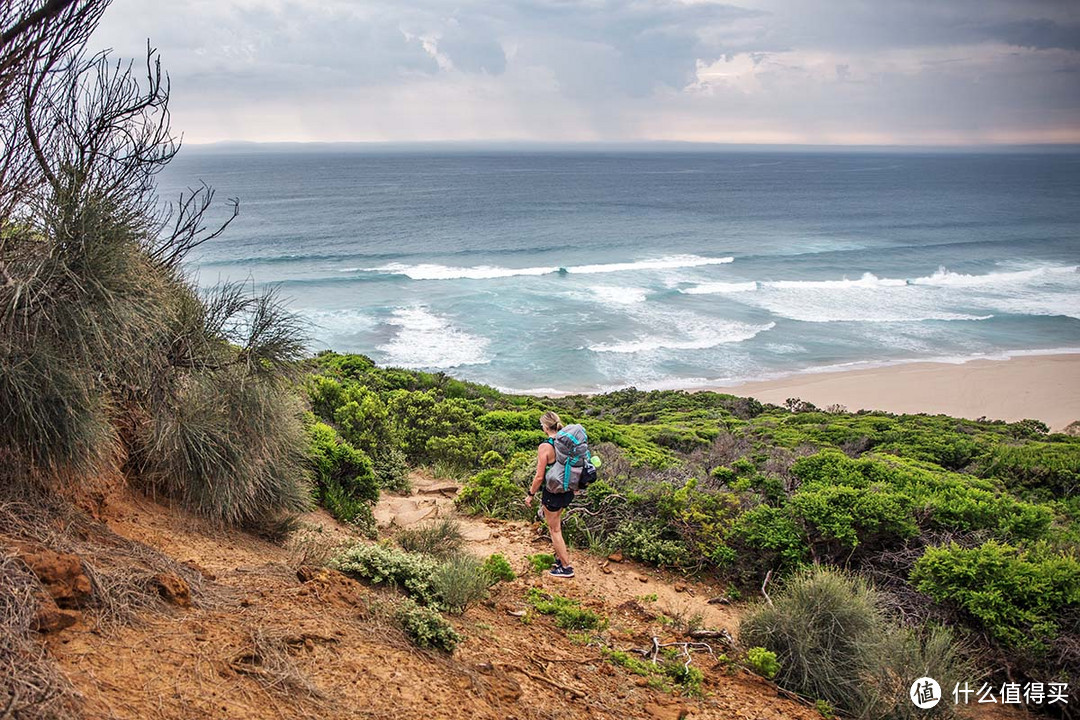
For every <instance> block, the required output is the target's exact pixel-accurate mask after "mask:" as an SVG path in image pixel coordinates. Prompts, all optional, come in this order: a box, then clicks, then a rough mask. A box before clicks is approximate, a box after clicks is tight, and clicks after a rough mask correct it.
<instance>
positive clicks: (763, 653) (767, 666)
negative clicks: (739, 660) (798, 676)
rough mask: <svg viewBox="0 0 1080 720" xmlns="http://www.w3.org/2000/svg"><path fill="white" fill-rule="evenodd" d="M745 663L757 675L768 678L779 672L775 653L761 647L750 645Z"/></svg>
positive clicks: (770, 678)
mask: <svg viewBox="0 0 1080 720" xmlns="http://www.w3.org/2000/svg"><path fill="white" fill-rule="evenodd" d="M746 664H747V665H748V666H749V667H750V669H751V670H753V671H754V672H756V673H757V674H758V675H760V676H761V677H763V678H767V679H769V680H772V679H773V678H774V677H776V673H778V672H780V663H778V662H777V661H776V653H774V652H770V651H769V650H766V649H765V648H763V647H752V648H750V649H749V650H747V651H746Z"/></svg>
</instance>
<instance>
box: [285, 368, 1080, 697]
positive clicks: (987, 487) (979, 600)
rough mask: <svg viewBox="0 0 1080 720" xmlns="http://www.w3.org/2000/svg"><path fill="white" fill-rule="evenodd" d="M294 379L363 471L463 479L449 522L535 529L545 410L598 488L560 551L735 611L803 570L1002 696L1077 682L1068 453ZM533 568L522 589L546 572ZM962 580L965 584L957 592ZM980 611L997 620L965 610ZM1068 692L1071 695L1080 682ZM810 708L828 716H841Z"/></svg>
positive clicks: (824, 419) (941, 436) (919, 420)
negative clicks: (728, 600) (602, 556)
mask: <svg viewBox="0 0 1080 720" xmlns="http://www.w3.org/2000/svg"><path fill="white" fill-rule="evenodd" d="M307 368H308V370H309V371H310V375H309V376H308V378H307V380H305V388H307V391H308V394H309V398H310V399H311V403H312V409H313V411H314V413H315V414H316V416H317V418H318V420H319V421H320V422H321V423H324V424H325V425H327V426H330V427H331V428H333V429H334V430H335V431H336V432H337V433H338V434H339V436H340V437H341V439H342V441H344V442H348V443H351V444H352V445H353V447H355V448H356V449H357V450H360V451H362V452H364V453H366V454H369V457H370V458H371V460H372V466H373V467H374V466H375V465H376V464H377V463H376V460H377V458H378V457H379V456H384V457H385V456H387V454H388V453H390V452H391V451H393V452H396V453H400V454H401V455H402V456H403V457H404V458H405V460H406V461H407V462H408V463H409V464H412V465H414V466H415V465H426V466H429V467H437V468H439V469H440V470H441V471H444V472H446V473H449V474H453V475H455V476H459V477H463V478H465V482H464V486H463V488H462V490H461V492H460V493H459V495H458V498H457V504H458V507H459V508H460V509H461V510H463V511H465V512H469V513H476V514H483V515H489V516H493V517H500V518H507V519H519V520H528V521H531V520H533V519H534V516H535V512H534V511H533V510H530V509H529V508H527V507H526V506H525V505H524V503H523V502H522V498H523V496H524V493H525V490H526V488H527V487H528V482H529V480H530V478H531V477H532V474H533V471H534V469H535V461H536V460H535V458H536V455H535V453H536V448H537V446H538V445H539V444H540V443H541V442H542V441H543V439H544V434H543V433H542V432H541V430H540V427H539V418H540V415H541V414H542V413H543V412H544V411H546V410H554V411H556V412H558V413H559V414H560V416H561V417H562V418H563V420H564V421H565V422H582V423H583V424H584V425H585V426H586V428H587V430H588V432H589V439H590V446H591V447H592V448H593V449H594V450H595V451H597V452H599V453H600V454H601V455H602V456H603V459H604V464H603V466H602V468H601V470H600V478H599V480H598V481H597V482H595V483H593V484H592V485H591V486H590V487H589V489H588V491H586V492H583V493H581V494H580V495H579V497H578V499H576V500H575V502H574V504H573V505H571V507H570V508H569V510H568V511H567V512H566V514H565V516H564V523H563V531H564V536H565V537H566V538H567V539H568V541H569V542H571V543H572V544H573V545H575V546H577V547H579V548H585V547H587V548H591V549H595V550H597V551H600V552H614V551H616V550H618V551H621V553H622V554H623V555H624V556H625V557H628V558H632V559H635V560H639V561H641V562H644V563H648V564H652V565H657V566H661V567H667V568H672V569H676V570H679V571H681V572H684V573H691V574H693V573H699V574H702V573H703V574H709V575H714V576H716V577H717V578H718V579H720V580H722V581H723V582H724V583H725V584H727V585H728V586H729V587H730V588H731V589H732V590H733V591H737V590H738V589H739V588H740V587H741V588H743V589H744V590H747V591H751V592H752V593H753V594H757V592H758V589H759V588H760V587H761V585H762V582H763V581H764V579H765V578H766V576H769V577H771V579H772V582H773V583H774V585H777V586H779V585H782V584H783V583H784V581H785V579H786V578H799V577H802V573H804V572H805V571H807V570H808V569H810V568H814V567H825V568H829V567H833V568H841V569H845V570H846V571H847V572H849V573H851V577H856V578H862V579H863V581H865V582H872V583H873V585H874V587H875V588H876V590H875V591H874V592H875V593H876V594H875V598H876V600H875V603H876V605H875V606H876V607H877V608H878V609H877V611H876V612H877V614H878V615H879V616H880V617H881V618H885V619H890V622H892V621H893V620H891V619H895V618H899V617H903V618H906V619H907V622H908V623H909V624H912V623H913V624H914V625H915V626H919V627H921V626H922V624H925V623H931V624H933V623H937V624H946V625H948V626H950V627H951V629H952V634H951V637H953V638H956V639H957V641H962V643H963V644H964V645H965V646H968V647H971V648H973V650H974V655H975V656H978V655H979V653H982V657H983V662H986V663H987V664H993V665H995V666H998V667H1005V666H1006V665H1008V666H1009V667H1011V668H1012V669H1013V673H1014V679H1017V680H1024V679H1030V680H1034V681H1039V680H1043V679H1045V677H1049V676H1051V675H1053V676H1055V677H1056V676H1057V675H1058V674H1059V673H1060V671H1061V668H1066V669H1068V668H1076V667H1080V650H1078V649H1077V648H1080V622H1078V620H1077V618H1078V617H1080V602H1078V600H1077V598H1076V593H1075V590H1074V589H1073V587H1074V586H1073V584H1072V582H1073V581H1072V580H1071V578H1072V575H1071V573H1072V572H1073V568H1074V566H1075V563H1076V557H1077V547H1078V545H1080V500H1078V499H1077V497H1076V495H1075V493H1074V492H1073V490H1075V489H1076V487H1078V485H1077V478H1078V477H1080V438H1078V437H1073V436H1069V435H1065V434H1051V433H1048V432H1047V429H1046V427H1045V426H1044V425H1042V424H1041V423H1038V422H1036V421H1022V422H1017V423H1003V422H986V421H975V420H963V419H957V418H950V417H946V416H940V415H939V416H925V415H891V414H887V413H881V412H859V413H848V412H845V411H844V410H843V409H842V408H831V409H829V411H821V410H818V409H817V408H814V407H813V406H812V405H810V404H808V403H802V402H792V403H788V404H787V405H786V406H784V407H777V406H770V405H764V404H762V403H758V402H756V401H753V400H750V399H746V398H736V397H733V396H730V395H723V394H718V393H712V392H700V393H684V392H676V391H663V392H642V391H639V390H635V389H633V388H628V389H626V390H620V391H617V392H613V393H608V394H604V395H596V396H583V395H578V396H567V397H561V398H554V399H551V398H535V397H522V396H512V395H505V394H502V393H499V392H497V391H495V390H492V389H491V388H486V387H483V386H479V385H474V384H471V383H466V382H461V381H457V380H453V379H452V378H449V377H447V376H445V375H441V374H430V373H422V372H414V371H406V370H399V369H383V368H378V367H376V366H375V364H374V363H373V362H371V360H370V359H368V358H365V357H363V356H357V355H338V354H335V353H323V354H321V355H319V356H317V357H316V358H313V359H311V360H309V361H307ZM793 400H797V398H796V399H793ZM412 423H415V424H416V432H413V431H412V429H411V424H412ZM378 484H381V481H379V483H378ZM411 542H413V540H412V539H408V540H406V543H411ZM409 547H413V548H415V549H421V545H420V544H417V545H410V546H409ZM971 553H974V554H971ZM999 556H1000V557H999ZM533 560H535V563H534V564H535V569H536V570H537V571H538V572H546V571H547V569H548V568H549V567H550V564H551V563H552V562H553V558H552V557H551V556H550V555H544V556H534V558H533ZM991 560H993V561H992V562H991ZM969 571H971V572H976V571H977V573H978V578H979V581H978V583H977V584H973V583H969V582H968V581H967V580H965V577H966V576H965V575H964V573H966V572H969ZM1051 574H1052V575H1053V576H1054V577H1055V578H1057V579H1056V580H1055V581H1053V582H1051V581H1050V580H1048V579H1047V578H1048V577H1049V575H1051ZM1022 578H1031V581H1032V582H1034V583H1035V585H1034V587H1038V588H1041V589H1040V590H1039V591H1038V597H1037V598H1036V597H1035V595H1034V594H1032V593H1028V592H1026V591H1024V590H1022V589H1020V587H1019V585H1017V583H1018V582H1020V579H1022ZM790 582H795V580H794V579H792V580H790ZM868 592H869V591H868ZM993 592H997V593H999V594H1000V595H1001V597H1002V598H1004V600H1002V601H1000V602H998V601H993V602H991V600H990V598H989V596H988V595H985V594H981V593H993ZM928 627H929V626H928ZM911 632H913V633H914V632H915V631H914V630H912V631H911ZM901 635H902V633H892V634H891V635H890V636H889V637H890V638H892V639H893V641H894V643H896V645H895V646H894V647H892V648H891V649H889V652H892V653H895V654H897V655H898V656H904V657H909V658H910V657H914V656H917V655H918V653H916V652H915V650H913V648H914V647H915V646H916V645H919V647H924V646H925V644H926V643H927V642H930V641H931V640H933V641H934V642H937V643H944V642H945V640H943V639H942V638H945V637H946V635H942V634H940V633H939V634H934V633H933V632H931V631H930V630H926V631H922V630H919V631H918V637H919V642H918V643H916V641H915V639H914V636H912V637H911V638H908V639H907V640H904V641H903V642H900V641H899V640H897V638H900V637H901ZM949 642H954V641H952V640H950V641H949ZM919 643H921V645H920V644H919ZM755 644H756V645H757V646H760V647H763V648H765V649H766V650H767V651H770V652H776V650H775V649H774V648H771V647H770V646H769V645H768V644H766V643H764V642H758V643H755ZM942 647H944V646H942ZM919 652H922V650H920V651H919ZM779 655H780V654H779V653H778V656H779ZM778 659H779V660H780V662H781V670H780V675H778V677H780V676H782V675H783V673H784V672H785V670H784V667H785V665H784V663H783V658H782V656H781V657H779V658H778ZM1068 672H1069V671H1067V672H1066V674H1068ZM1069 678H1070V682H1071V686H1073V687H1076V686H1080V675H1077V674H1076V673H1075V672H1074V673H1073V674H1072V675H1069ZM816 697H822V698H823V699H825V700H827V701H828V702H830V703H832V704H833V705H835V706H836V707H837V709H838V710H840V711H845V710H846V708H849V707H853V706H855V705H853V703H854V699H852V698H847V699H846V700H845V699H844V698H843V697H839V698H836V699H834V698H830V697H826V696H823V695H817V696H815V698H814V699H816ZM1078 701H1080V698H1078ZM864 704H865V702H864Z"/></svg>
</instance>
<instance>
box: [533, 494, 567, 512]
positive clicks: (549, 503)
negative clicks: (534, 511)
mask: <svg viewBox="0 0 1080 720" xmlns="http://www.w3.org/2000/svg"><path fill="white" fill-rule="evenodd" d="M540 502H542V503H543V504H544V507H546V508H547V509H548V510H551V511H552V512H554V511H555V510H562V509H563V508H564V507H566V506H567V505H569V504H570V503H572V502H574V491H573V490H569V491H567V492H561V493H553V492H548V489H547V488H544V492H543V493H542V494H541V495H540Z"/></svg>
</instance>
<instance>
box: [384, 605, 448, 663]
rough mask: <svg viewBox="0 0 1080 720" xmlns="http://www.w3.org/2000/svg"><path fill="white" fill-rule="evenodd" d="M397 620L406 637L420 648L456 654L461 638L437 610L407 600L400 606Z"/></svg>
mask: <svg viewBox="0 0 1080 720" xmlns="http://www.w3.org/2000/svg"><path fill="white" fill-rule="evenodd" d="M396 614H397V619H398V621H399V622H400V623H401V628H402V630H404V631H405V635H406V636H407V637H408V638H409V639H410V640H412V641H413V643H415V644H416V645H417V646H418V647H422V648H426V649H431V650H441V651H443V652H445V653H452V652H454V648H456V647H457V645H458V643H459V642H461V636H460V635H458V633H457V631H455V630H454V626H453V625H451V624H450V622H449V621H448V620H447V619H446V618H444V617H443V616H442V615H441V614H440V613H439V612H438V611H437V610H434V609H432V608H430V607H423V606H422V605H417V604H416V603H415V602H413V601H412V600H409V599H408V598H406V599H405V600H403V601H402V602H401V605H399V606H398V610H397V613H396Z"/></svg>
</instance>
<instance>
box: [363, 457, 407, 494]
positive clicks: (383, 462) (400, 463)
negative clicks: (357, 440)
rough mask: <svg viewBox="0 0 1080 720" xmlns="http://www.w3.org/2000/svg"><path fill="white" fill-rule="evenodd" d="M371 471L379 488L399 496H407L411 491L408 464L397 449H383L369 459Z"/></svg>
mask: <svg viewBox="0 0 1080 720" xmlns="http://www.w3.org/2000/svg"><path fill="white" fill-rule="evenodd" d="M371 471H372V472H373V473H374V474H375V479H376V480H377V481H378V483H379V487H381V488H382V489H383V490H389V491H390V492H395V493H398V494H400V495H408V494H409V492H410V491H411V490H412V483H411V482H409V463H408V461H406V460H405V453H403V452H402V451H401V450H400V449H399V448H397V447H393V446H392V447H388V448H383V449H382V451H381V452H380V453H379V454H377V455H374V456H373V457H372V458H371Z"/></svg>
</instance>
